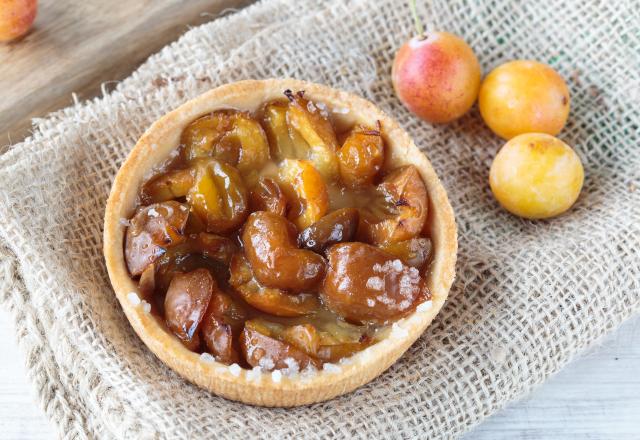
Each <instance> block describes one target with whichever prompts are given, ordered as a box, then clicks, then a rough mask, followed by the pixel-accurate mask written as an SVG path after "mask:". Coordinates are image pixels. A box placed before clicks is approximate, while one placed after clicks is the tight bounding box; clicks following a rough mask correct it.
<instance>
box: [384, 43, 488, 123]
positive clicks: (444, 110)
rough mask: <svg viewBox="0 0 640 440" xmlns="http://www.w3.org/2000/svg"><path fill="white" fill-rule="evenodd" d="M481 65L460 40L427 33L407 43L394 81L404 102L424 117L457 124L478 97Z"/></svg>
mask: <svg viewBox="0 0 640 440" xmlns="http://www.w3.org/2000/svg"><path fill="white" fill-rule="evenodd" d="M480 76H481V70H480V64H479V63H478V59H477V58H476V56H475V54H474V53H473V50H472V49H471V48H470V47H469V45H467V43H465V42H464V40H462V39H461V38H460V37H458V36H456V35H453V34H450V33H448V32H425V33H423V34H421V35H419V36H417V37H413V38H412V39H410V40H409V41H407V42H406V43H405V44H404V45H403V46H402V47H401V48H400V50H398V52H397V53H396V57H395V60H394V61H393V69H392V71H391V78H392V80H393V87H394V89H395V91H396V94H397V95H398V98H400V101H402V103H403V104H404V105H405V106H406V107H407V108H408V109H409V110H410V111H411V112H413V113H415V114H416V115H417V116H419V117H420V118H422V119H424V120H426V121H429V122H433V123H445V122H450V121H453V120H454V119H457V118H459V117H460V116H462V115H463V114H465V113H466V112H467V111H468V110H469V109H470V108H471V106H472V105H473V103H474V102H475V100H476V98H477V97H478V90H479V89H480Z"/></svg>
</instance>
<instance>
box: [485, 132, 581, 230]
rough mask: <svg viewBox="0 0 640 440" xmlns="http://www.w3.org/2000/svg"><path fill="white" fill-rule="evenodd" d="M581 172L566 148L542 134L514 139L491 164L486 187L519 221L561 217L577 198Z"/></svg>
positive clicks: (573, 153)
mask: <svg viewBox="0 0 640 440" xmlns="http://www.w3.org/2000/svg"><path fill="white" fill-rule="evenodd" d="M583 180H584V171H583V168H582V163H581V162H580V158H579V157H578V155H577V154H576V153H575V152H574V151H573V150H572V149H571V147H569V146H568V145H567V144H565V143H564V142H562V141H561V140H560V139H557V138H555V137H553V136H551V135H548V134H544V133H528V134H521V135H520V136H516V137H514V138H513V139H511V140H510V141H509V142H507V143H506V144H505V145H504V146H503V147H502V149H501V150H500V151H499V152H498V154H497V156H496V158H495V159H494V160H493V163H492V164H491V171H490V174H489V183H490V185H491V190H492V191H493V194H494V196H495V197H496V199H498V202H500V204H501V205H502V206H503V207H504V208H505V209H506V210H507V211H509V212H511V213H513V214H515V215H518V216H520V217H525V218H530V219H540V218H548V217H553V216H556V215H559V214H562V213H563V212H565V211H566V210H567V209H569V208H570V207H571V205H573V203H574V202H575V201H576V199H577V198H578V195H579V194H580V190H581V188H582V183H583Z"/></svg>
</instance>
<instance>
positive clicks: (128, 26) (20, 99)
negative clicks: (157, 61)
mask: <svg viewBox="0 0 640 440" xmlns="http://www.w3.org/2000/svg"><path fill="white" fill-rule="evenodd" d="M251 2H252V0H108V1H102V0H40V2H39V9H38V15H37V17H36V21H35V23H34V27H33V28H32V29H31V31H30V32H29V34H27V35H26V36H25V37H24V38H22V39H21V40H19V41H16V42H13V43H10V44H0V93H1V98H2V99H0V151H2V148H1V147H3V146H6V145H7V144H12V143H17V142H19V141H20V140H22V139H24V138H25V137H26V136H27V135H28V134H29V129H30V127H31V122H30V121H31V118H33V117H42V116H44V115H46V114H47V113H49V112H51V111H53V110H57V109H60V108H63V107H66V106H69V105H71V104H73V99H72V96H71V94H72V93H75V94H76V96H77V98H78V99H80V100H84V99H88V98H92V97H94V96H96V95H98V94H99V93H100V87H101V84H103V83H107V86H108V84H109V82H111V83H112V84H113V83H114V82H115V81H117V80H120V79H123V78H125V77H127V76H128V75H129V74H130V73H131V72H132V71H133V70H134V69H135V67H137V66H138V65H139V64H141V63H142V62H143V61H144V60H146V59H147V58H148V57H149V55H151V54H153V53H155V52H157V51H158V50H160V49H161V48H162V47H163V46H165V45H166V44H167V43H169V42H171V41H173V40H175V39H177V37H178V36H179V35H181V34H182V33H184V31H185V30H187V29H188V27H189V26H195V25H198V24H200V23H204V22H205V21H209V20H211V19H212V18H215V17H216V16H218V15H220V13H221V12H224V11H226V10H229V8H241V7H243V6H245V5H247V4H249V3H251Z"/></svg>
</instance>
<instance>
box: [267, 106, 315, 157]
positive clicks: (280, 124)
mask: <svg viewBox="0 0 640 440" xmlns="http://www.w3.org/2000/svg"><path fill="white" fill-rule="evenodd" d="M288 109H289V102H288V101H282V100H278V101H272V102H270V103H268V104H267V105H266V106H265V108H264V118H263V121H264V127H265V131H266V133H267V137H268V139H269V145H270V146H271V154H272V156H273V157H274V159H276V160H277V161H282V160H284V159H307V158H308V157H309V144H307V142H306V141H305V140H304V139H303V138H302V136H300V133H298V131H297V130H294V129H292V128H291V127H290V126H289V123H288V122H287V110H288Z"/></svg>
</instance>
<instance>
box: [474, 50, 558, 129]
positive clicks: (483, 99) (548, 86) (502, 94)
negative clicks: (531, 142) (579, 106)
mask: <svg viewBox="0 0 640 440" xmlns="http://www.w3.org/2000/svg"><path fill="white" fill-rule="evenodd" d="M478 103H479V106H480V113H481V114H482V118H483V119H484V122H485V123H486V124H487V125H488V126H489V128H490V129H491V130H492V131H493V132H494V133H495V134H497V135H498V136H500V137H502V138H504V139H511V138H512V137H514V136H517V135H519V134H523V133H547V134H550V135H554V136H555V135H556V134H558V133H559V132H560V130H562V127H564V124H565V123H566V122H567V117H568V116H569V89H568V88H567V85H566V84H565V82H564V80H563V79H562V77H561V76H560V75H559V74H558V73H557V72H556V71H555V70H553V69H552V68H551V67H549V66H547V65H546V64H542V63H539V62H537V61H525V60H517V61H511V62H508V63H505V64H502V65H500V66H498V67H496V68H495V69H493V70H492V71H491V73H489V75H487V77H486V78H485V79H484V81H483V82H482V86H481V87H480V96H479V98H478Z"/></svg>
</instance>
